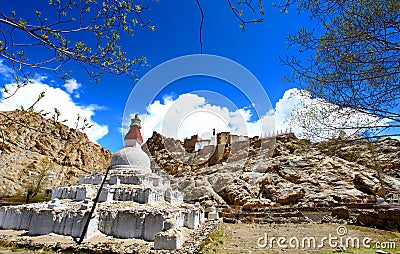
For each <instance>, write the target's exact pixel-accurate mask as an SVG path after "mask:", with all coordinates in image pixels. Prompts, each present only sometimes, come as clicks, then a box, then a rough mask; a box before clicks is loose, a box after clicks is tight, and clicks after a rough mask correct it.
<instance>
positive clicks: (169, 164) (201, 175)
mask: <svg viewBox="0 0 400 254" xmlns="http://www.w3.org/2000/svg"><path fill="white" fill-rule="evenodd" d="M263 142H267V143H268V142H271V141H268V140H266V141H263ZM272 143H273V145H271V143H270V144H269V145H267V146H266V147H268V148H269V149H262V147H263V146H262V145H260V142H259V141H258V142H257V141H254V142H249V143H248V145H247V146H242V145H238V146H237V147H236V148H235V147H234V146H232V147H230V148H228V149H225V151H224V155H223V156H222V157H224V158H225V159H222V160H221V161H219V162H218V163H217V164H215V165H213V166H208V163H207V158H210V156H211V155H210V153H207V154H205V153H202V152H201V151H200V152H198V153H196V154H187V153H184V152H182V149H181V148H180V144H179V141H172V140H171V139H166V138H164V137H162V136H161V135H160V134H158V133H154V134H153V137H152V138H150V139H149V140H148V141H147V143H146V145H147V151H148V152H149V153H150V154H151V155H152V156H153V159H154V162H155V163H156V164H157V165H158V166H159V167H160V168H163V169H164V170H165V172H167V173H168V174H169V175H171V176H173V177H171V181H172V186H173V187H175V188H177V189H178V190H180V191H182V192H184V193H185V200H187V201H205V200H214V201H215V202H217V203H222V204H231V205H246V206H252V205H254V206H257V205H262V206H268V205H270V206H279V205H301V206H315V205H332V204H335V203H348V202H367V201H374V199H375V198H376V196H377V195H386V196H387V197H393V196H396V195H398V194H399V193H400V169H399V167H400V142H399V141H398V140H394V139H381V140H378V141H375V142H373V143H372V144H371V143H370V144H369V143H368V142H365V141H346V140H331V141H328V142H321V143H310V142H309V141H307V140H300V139H297V138H296V137H295V136H294V135H293V134H286V135H280V136H277V137H276V139H275V140H273V141H272ZM171 144H172V145H171ZM232 151H235V152H234V153H232ZM227 152H228V153H229V152H230V153H231V154H230V155H229V156H227V155H226V153H227Z"/></svg>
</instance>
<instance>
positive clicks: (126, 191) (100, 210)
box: [0, 115, 218, 249]
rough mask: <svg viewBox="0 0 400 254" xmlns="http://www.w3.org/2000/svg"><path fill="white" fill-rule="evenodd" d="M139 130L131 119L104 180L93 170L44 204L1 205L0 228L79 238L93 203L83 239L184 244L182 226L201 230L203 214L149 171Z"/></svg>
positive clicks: (58, 190)
mask: <svg viewBox="0 0 400 254" xmlns="http://www.w3.org/2000/svg"><path fill="white" fill-rule="evenodd" d="M140 126H141V122H140V119H138V117H137V115H136V116H135V118H134V119H132V123H131V126H130V130H129V132H128V133H127V135H126V136H125V139H124V140H125V147H124V148H123V149H121V150H119V151H118V152H117V153H115V154H114V156H113V158H112V161H111V165H110V168H109V169H108V177H107V178H106V179H104V177H105V176H104V174H103V173H100V172H94V173H93V174H92V175H91V176H87V177H84V176H82V177H80V178H79V182H78V185H76V186H69V187H56V188H53V190H52V200H51V201H50V202H48V203H46V202H44V203H33V204H27V205H18V206H7V207H1V208H0V228H1V229H14V230H26V231H27V234H28V235H46V234H49V233H56V234H60V235H66V236H71V237H73V238H80V237H81V234H82V232H83V230H84V228H85V224H86V222H87V220H88V217H89V216H90V214H91V210H92V207H93V205H94V204H93V201H92V200H93V199H95V200H96V199H97V201H98V202H99V204H98V205H97V206H96V207H95V209H94V210H93V214H92V216H91V219H90V221H89V222H88V225H87V226H86V229H87V230H86V229H85V230H86V234H85V235H84V239H90V238H91V237H92V236H94V235H96V234H97V233H99V232H100V233H103V234H105V235H107V236H112V237H116V238H126V239H129V238H138V239H144V240H146V241H154V248H155V249H177V248H180V247H181V246H182V244H183V243H184V241H185V236H184V233H183V231H182V228H183V227H186V228H188V229H192V230H193V229H196V228H198V227H201V224H202V223H203V222H204V221H205V212H204V209H203V207H201V206H200V204H198V203H196V204H187V203H184V202H183V195H182V194H181V193H180V192H179V191H174V190H172V189H171V187H170V183H169V181H168V180H166V179H164V178H163V177H161V176H159V175H157V174H155V173H153V172H152V170H151V168H150V159H149V157H148V156H147V154H146V153H144V152H143V150H142V149H141V145H142V143H143V138H142V136H141V133H140ZM106 175H107V174H106ZM103 180H105V182H104V183H105V185H104V187H103V188H101V186H103ZM99 190H100V192H99ZM95 205H96V204H95ZM208 218H209V219H216V218H218V213H217V212H216V211H215V210H213V211H212V212H209V213H208Z"/></svg>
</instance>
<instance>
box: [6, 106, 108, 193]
mask: <svg viewBox="0 0 400 254" xmlns="http://www.w3.org/2000/svg"><path fill="white" fill-rule="evenodd" d="M111 156H112V154H111V152H110V151H108V150H107V149H105V148H103V147H101V146H99V145H97V144H94V143H93V142H91V141H90V140H89V139H88V138H87V136H86V134H83V133H82V132H79V131H76V130H75V129H71V128H69V127H67V126H65V125H63V124H54V123H53V122H52V121H51V120H47V119H44V118H43V117H41V116H40V115H38V114H35V113H27V112H23V111H20V110H16V111H12V112H1V114H0V175H1V177H0V186H1V187H0V195H1V196H10V195H14V194H17V193H23V192H25V189H26V188H27V186H29V185H30V184H31V183H34V182H35V181H37V179H38V175H39V173H40V172H44V171H46V175H47V174H48V173H50V172H54V173H55V174H54V176H55V179H54V180H52V181H50V180H48V179H47V180H45V182H44V184H45V187H51V186H52V185H69V184H72V183H75V182H76V181H77V176H78V175H81V174H84V173H87V172H88V171H92V170H96V169H105V168H106V167H107V166H108V164H109V162H110V160H111Z"/></svg>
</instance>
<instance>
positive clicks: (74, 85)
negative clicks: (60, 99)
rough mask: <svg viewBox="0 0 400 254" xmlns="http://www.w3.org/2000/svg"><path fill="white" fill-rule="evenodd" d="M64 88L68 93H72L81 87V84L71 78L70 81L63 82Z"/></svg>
mask: <svg viewBox="0 0 400 254" xmlns="http://www.w3.org/2000/svg"><path fill="white" fill-rule="evenodd" d="M64 87H65V89H66V90H67V92H68V93H73V92H74V91H75V90H77V89H79V88H80V87H81V84H80V83H78V81H76V79H73V78H72V79H68V80H67V81H65V83H64ZM78 96H79V95H78Z"/></svg>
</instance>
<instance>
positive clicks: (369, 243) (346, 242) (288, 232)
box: [0, 223, 400, 254]
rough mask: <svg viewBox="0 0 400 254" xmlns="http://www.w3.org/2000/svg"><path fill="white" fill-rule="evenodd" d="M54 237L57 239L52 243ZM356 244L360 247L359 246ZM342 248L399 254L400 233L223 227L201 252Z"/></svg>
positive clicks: (332, 227) (3, 252) (0, 250)
mask: <svg viewBox="0 0 400 254" xmlns="http://www.w3.org/2000/svg"><path fill="white" fill-rule="evenodd" d="M11 232H16V231H10V233H11ZM52 237H55V238H56V239H50V238H52ZM60 237H61V236H53V235H48V236H41V237H32V239H34V240H33V242H43V241H46V242H51V241H52V240H53V241H55V242H60ZM314 239H315V245H314ZM369 239H370V240H369ZM92 240H96V239H92ZM98 240H101V239H98ZM64 241H65V243H68V241H70V240H69V238H65V239H64ZM64 241H61V243H63V242H64ZM278 241H279V242H278ZM357 241H358V243H359V246H357ZM279 244H280V246H279ZM379 244H380V246H382V245H386V247H387V248H377V247H378V245H379ZM340 246H344V247H345V248H346V251H345V253H371V254H372V253H376V251H377V250H378V249H380V250H384V251H386V252H387V253H392V254H393V253H400V233H396V232H390V231H384V230H378V229H372V228H366V227H359V226H352V225H340V224H291V223H289V224H242V223H241V224H227V223H223V224H222V225H221V227H220V230H218V231H217V232H216V233H215V234H214V235H213V236H212V237H211V238H210V239H209V240H208V243H207V244H206V245H205V247H204V248H203V250H202V252H203V253H206V254H209V253H218V254H225V253H226V254H227V253H229V254H230V253H334V252H337V250H338V248H339V247H340ZM9 253H29V254H35V253H43V254H50V253H54V252H48V251H30V250H26V249H18V248H11V247H0V254H9Z"/></svg>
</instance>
